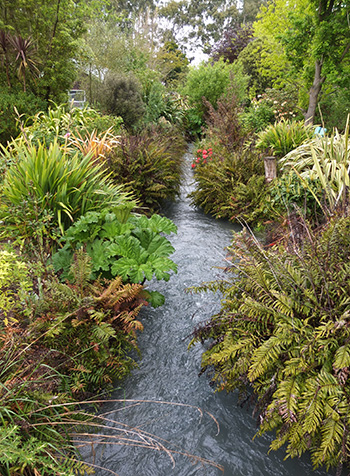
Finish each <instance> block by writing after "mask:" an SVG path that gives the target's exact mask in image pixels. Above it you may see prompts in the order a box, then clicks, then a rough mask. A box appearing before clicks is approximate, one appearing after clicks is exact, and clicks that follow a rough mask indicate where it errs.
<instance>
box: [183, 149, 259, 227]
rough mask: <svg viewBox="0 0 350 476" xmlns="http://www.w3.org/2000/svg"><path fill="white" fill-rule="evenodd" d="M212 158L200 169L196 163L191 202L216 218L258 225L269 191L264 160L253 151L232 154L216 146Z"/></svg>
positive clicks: (202, 162) (200, 164)
mask: <svg viewBox="0 0 350 476" xmlns="http://www.w3.org/2000/svg"><path fill="white" fill-rule="evenodd" d="M207 150H209V149H207ZM211 158H212V160H208V161H207V163H204V161H203V160H202V161H201V163H199V164H198V165H199V166H197V164H196V163H195V164H193V165H195V166H196V167H192V168H194V179H195V182H196V190H195V191H194V192H192V193H190V194H189V197H190V198H191V201H192V203H193V204H194V205H196V206H198V207H201V208H203V211H204V212H205V213H211V214H213V215H214V217H216V218H229V219H230V220H246V221H247V222H249V223H256V222H257V221H258V220H259V219H260V216H261V209H260V204H261V201H262V198H263V196H264V194H265V189H266V187H265V177H264V163H263V160H262V159H261V158H260V157H259V156H258V155H257V154H256V153H254V152H253V151H251V150H244V151H243V150H236V151H235V152H232V153H230V152H228V151H226V150H225V149H221V150H220V148H219V147H218V148H217V149H216V147H215V146H213V148H212V156H211Z"/></svg>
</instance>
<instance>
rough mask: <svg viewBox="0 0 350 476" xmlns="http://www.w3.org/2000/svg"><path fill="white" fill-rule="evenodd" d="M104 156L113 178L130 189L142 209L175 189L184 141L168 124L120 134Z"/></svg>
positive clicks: (174, 193)
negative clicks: (133, 132) (134, 133)
mask: <svg viewBox="0 0 350 476" xmlns="http://www.w3.org/2000/svg"><path fill="white" fill-rule="evenodd" d="M119 142H120V143H119V145H118V146H117V147H115V148H114V149H113V151H112V153H111V154H110V156H109V159H108V162H107V163H108V167H109V169H110V170H111V172H112V177H113V179H114V180H115V181H116V182H117V183H120V184H124V185H125V186H127V187H128V188H129V189H131V190H132V192H133V194H134V196H135V197H136V198H137V200H138V201H139V204H140V206H141V207H144V212H146V213H148V212H149V211H150V212H154V211H157V210H158V209H159V206H160V204H161V202H162V201H164V200H165V199H170V200H173V199H174V198H176V196H177V195H178V192H179V186H180V179H181V165H182V156H183V153H184V152H185V147H186V144H185V141H184V139H183V137H181V135H180V134H179V133H178V131H177V130H176V129H175V128H173V127H172V126H171V125H170V124H164V125H163V127H158V128H151V129H150V130H148V131H147V130H145V131H143V132H141V133H140V134H138V135H123V136H122V137H121V138H120V140H119Z"/></svg>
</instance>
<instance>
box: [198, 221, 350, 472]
mask: <svg viewBox="0 0 350 476" xmlns="http://www.w3.org/2000/svg"><path fill="white" fill-rule="evenodd" d="M301 228H302V229H303V230H304V233H303V235H302V239H301V241H298V240H297V238H296V233H295V231H296V230H294V233H292V236H294V237H295V240H294V242H293V246H291V247H289V248H288V249H286V248H283V247H280V248H278V249H277V248H272V249H269V250H267V249H264V248H262V246H261V245H260V244H259V242H258V241H257V240H256V239H254V237H251V236H250V235H248V234H243V235H241V236H238V237H237V239H236V241H234V243H233V245H232V246H231V248H230V252H231V254H232V256H231V257H230V259H231V260H232V263H233V264H232V267H230V268H228V269H227V272H228V276H226V279H225V280H223V281H218V282H213V283H208V284H206V285H203V286H202V287H201V288H198V289H197V291H201V290H206V291H220V292H221V293H223V299H222V309H221V311H220V312H219V313H218V314H217V315H215V316H213V317H212V318H211V320H210V321H209V322H208V323H206V324H203V325H202V326H200V328H198V329H197V330H196V331H195V333H194V341H193V342H196V341H202V342H203V341H206V340H208V339H210V340H211V346H210V348H209V349H208V350H207V351H206V352H205V353H204V355H203V361H202V364H203V368H204V369H206V368H211V367H214V370H215V373H214V382H215V383H216V385H217V387H218V389H221V390H223V389H226V390H228V391H231V390H233V389H235V388H240V389H241V390H242V391H248V392H250V391H251V390H250V389H251V387H252V388H253V390H254V395H255V397H256V405H255V412H257V414H258V415H259V419H260V429H259V434H262V433H264V432H265V431H273V432H274V435H275V436H274V440H273V442H272V444H271V448H272V449H274V450H276V449H278V448H281V447H282V446H283V447H284V448H285V451H286V453H287V456H290V457H295V456H300V455H301V454H302V453H304V452H306V451H310V452H311V458H312V461H313V464H314V465H315V466H320V465H325V466H326V467H327V468H329V467H331V466H338V470H339V469H340V468H341V466H342V465H343V464H348V463H349V453H348V451H347V449H346V448H347V447H348V445H349V425H350V418H349V412H348V406H349V404H350V401H349V380H348V375H349V364H350V360H349V345H348V342H349V338H350V327H349V322H348V319H349V312H350V308H349V299H348V295H349V292H350V289H349V282H350V280H349V273H350V265H349V263H350V260H349V257H350V255H349V250H350V233H349V230H350V221H349V218H347V217H346V218H338V219H333V220H332V221H331V222H329V223H328V225H327V226H326V227H325V228H324V229H323V230H322V232H318V234H316V233H314V232H312V231H311V230H310V229H308V227H307V225H306V224H305V223H302V227H301ZM292 232H293V230H292ZM298 243H300V246H299V244H298ZM234 263H236V264H234Z"/></svg>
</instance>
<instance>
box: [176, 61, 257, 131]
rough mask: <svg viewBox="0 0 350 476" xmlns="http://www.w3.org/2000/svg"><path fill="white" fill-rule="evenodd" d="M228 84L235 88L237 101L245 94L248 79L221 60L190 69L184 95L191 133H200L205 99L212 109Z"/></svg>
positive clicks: (236, 66) (240, 70)
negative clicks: (186, 100)
mask: <svg viewBox="0 0 350 476" xmlns="http://www.w3.org/2000/svg"><path fill="white" fill-rule="evenodd" d="M230 83H232V84H234V86H235V93H236V95H237V97H238V100H239V101H242V100H243V99H244V97H245V94H246V89H247V85H248V78H247V77H246V76H245V75H244V74H243V72H242V68H241V67H240V66H239V65H237V64H231V65H230V64H228V63H225V62H224V60H223V59H221V60H219V61H217V62H215V63H213V64H205V63H202V64H200V65H199V66H198V67H195V68H192V69H190V71H189V73H188V76H187V80H186V84H185V88H184V93H185V94H187V95H188V98H189V106H190V109H189V111H188V117H189V121H190V127H191V129H192V130H193V131H197V132H200V130H201V126H202V125H203V119H204V114H205V112H206V111H207V107H206V106H205V104H204V102H203V98H205V99H206V100H207V101H209V103H211V104H212V106H213V107H214V108H216V106H217V101H218V99H219V98H220V96H222V94H223V93H224V92H225V91H226V90H227V88H228V86H229V85H230Z"/></svg>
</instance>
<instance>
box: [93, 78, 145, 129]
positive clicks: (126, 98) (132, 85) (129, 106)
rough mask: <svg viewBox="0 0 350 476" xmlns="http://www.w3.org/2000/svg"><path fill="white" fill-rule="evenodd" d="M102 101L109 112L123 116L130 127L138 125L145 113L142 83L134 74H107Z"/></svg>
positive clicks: (102, 90)
mask: <svg viewBox="0 0 350 476" xmlns="http://www.w3.org/2000/svg"><path fill="white" fill-rule="evenodd" d="M100 103H101V106H102V107H103V108H104V109H105V110H106V111H107V112H108V113H109V114H114V115H117V116H120V117H122V118H123V121H124V124H125V126H126V127H127V128H129V129H130V128H132V127H134V126H136V125H137V123H138V122H139V121H140V120H141V119H142V117H143V115H144V113H145V104H144V102H143V100H142V88H141V85H140V84H139V82H138V81H137V79H136V78H135V77H134V76H132V75H129V76H122V75H109V76H107V78H106V79H105V84H104V87H103V88H102V89H101V98H100Z"/></svg>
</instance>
